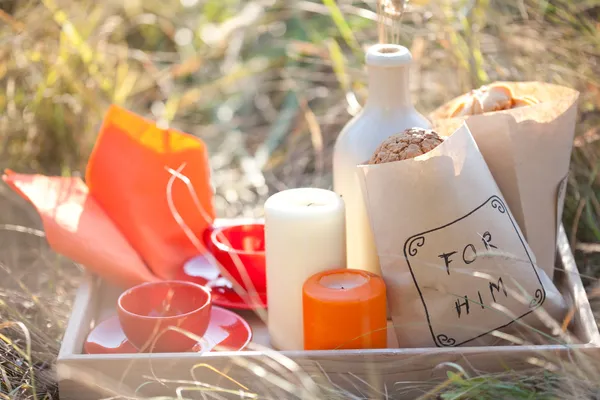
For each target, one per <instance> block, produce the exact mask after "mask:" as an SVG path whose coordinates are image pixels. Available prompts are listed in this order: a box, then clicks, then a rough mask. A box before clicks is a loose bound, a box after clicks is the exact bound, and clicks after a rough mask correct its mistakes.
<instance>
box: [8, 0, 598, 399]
mask: <svg viewBox="0 0 600 400" xmlns="http://www.w3.org/2000/svg"><path fill="white" fill-rule="evenodd" d="M392 3H393V2H392ZM376 11H377V7H376V4H375V1H374V0H370V1H351V0H339V1H334V0H322V1H317V0H256V1H253V0H180V1H173V0H144V1H142V0H130V1H124V2H119V1H112V0H107V1H103V2H93V1H88V0H81V1H74V0H41V1H28V0H4V1H2V2H0V20H1V21H0V35H1V36H0V40H1V41H2V45H1V46H0V143H1V146H0V152H1V155H0V167H2V168H8V167H9V168H11V169H13V170H16V171H19V172H39V173H45V174H53V175H65V176H67V175H77V174H81V173H82V172H83V171H84V169H85V165H86V161H87V157H88V155H89V152H90V150H91V148H92V146H93V144H94V140H95V138H96V133H97V131H98V128H99V124H100V122H101V119H102V116H103V113H104V112H105V111H106V108H107V107H108V105H109V104H111V103H116V104H120V105H123V106H125V107H127V108H129V109H131V110H133V111H135V112H138V113H140V114H142V115H145V116H147V117H149V118H153V119H157V120H164V121H166V122H167V123H168V124H170V125H171V126H173V127H176V128H178V129H181V130H183V131H186V132H189V133H192V134H195V135H198V136H199V137H201V138H202V139H203V140H204V141H206V143H207V145H208V147H209V150H210V154H211V164H212V166H213V168H214V172H213V177H214V180H215V184H216V189H217V195H216V204H217V208H218V213H219V216H222V217H234V216H259V215H260V214H261V212H262V204H263V202H264V200H265V199H266V198H267V197H268V195H269V194H271V193H273V192H275V191H278V190H281V189H284V188H287V187H298V186H316V187H323V188H330V187H331V152H332V145H333V143H334V141H335V139H336V136H337V134H338V133H339V131H340V129H341V128H342V127H343V125H344V124H345V123H346V122H347V121H348V120H349V119H350V118H351V117H352V115H354V114H356V112H357V111H358V110H359V109H360V106H361V105H362V104H364V99H365V96H366V94H367V92H366V86H365V72H364V69H363V57H364V51H365V48H366V47H367V46H368V45H370V44H373V43H375V42H376V41H377V19H378V18H377V13H376ZM599 21H600V0H578V1H569V0H517V1H510V2H507V1H500V0H496V1H493V0H439V1H434V0H431V1H427V0H418V1H416V0H415V1H413V2H409V3H408V5H407V7H406V10H405V12H404V15H403V16H402V19H401V21H396V22H395V26H396V30H397V31H398V32H399V35H398V43H400V44H402V45H404V46H406V47H408V48H409V49H410V50H411V52H412V54H413V57H414V59H415V62H414V68H413V69H412V71H411V81H410V84H411V93H412V97H413V100H414V102H415V104H416V106H417V108H418V109H419V110H420V111H421V112H423V113H428V112H429V111H432V110H433V109H434V108H435V107H437V106H439V105H441V104H442V103H444V102H445V101H447V100H449V99H451V98H452V97H454V96H456V95H458V94H461V93H463V92H465V91H468V90H470V89H472V88H476V87H478V86H480V85H481V84H485V83H489V82H492V81H495V80H518V81H522V80H540V81H546V82H552V83H558V84H562V85H568V86H571V87H574V88H576V89H578V90H580V91H581V97H580V101H579V116H578V125H577V136H576V140H575V147H574V151H573V156H572V164H571V171H570V176H569V185H568V192H567V200H566V204H565V213H564V223H565V227H566V230H567V232H568V234H569V236H570V239H571V244H572V246H573V249H574V251H575V252H576V256H577V259H578V263H579V267H580V272H581V274H582V278H583V280H584V282H585V284H586V285H587V286H588V288H589V290H590V296H591V297H592V302H595V296H596V292H597V290H596V280H597V278H596V277H597V276H598V275H600V244H598V243H599V242H600V219H599V217H600V200H599V198H598V195H599V194H600V186H599V184H600V176H598V173H599V172H600V141H599V139H600V22H599ZM0 189H1V191H0V194H1V197H0V201H1V202H2V208H0V210H2V211H1V212H0V224H2V225H1V227H2V230H1V231H0V317H1V321H2V322H1V325H0V328H2V330H1V331H0V398H57V396H58V394H57V390H56V384H55V380H54V373H53V369H52V365H53V361H54V360H55V357H56V355H57V352H58V348H59V346H60V340H61V337H62V333H63V330H64V327H65V323H66V320H67V318H68V315H69V311H70V302H71V301H72V298H73V294H74V288H75V287H76V285H77V284H78V282H79V279H80V277H81V268H80V267H79V266H75V265H73V264H72V263H70V262H69V261H68V260H66V259H64V258H62V257H60V256H57V255H55V254H54V253H52V252H51V251H50V250H49V249H48V246H47V245H46V242H45V239H44V238H43V232H40V231H39V229H40V227H41V224H40V222H39V220H38V218H37V216H36V215H35V213H34V212H33V211H32V209H31V207H30V206H28V205H27V204H26V203H25V202H24V201H22V200H21V199H20V198H18V197H17V196H16V195H14V194H13V193H12V192H10V191H9V190H8V189H7V188H6V186H4V185H3V186H2V187H0ZM598 290H600V289H598ZM598 310H600V308H598ZM575 371H576V372H577V371H578V372H577V373H575V372H573V371H572V370H570V369H569V368H565V370H564V371H563V373H562V374H558V375H556V376H555V378H553V379H550V380H548V379H546V378H545V377H542V378H540V376H541V375H540V376H538V375H535V374H534V377H533V378H532V376H531V375H529V376H519V375H515V374H510V373H509V374H505V375H504V376H493V377H492V376H483V377H471V378H466V377H464V376H462V377H460V376H455V377H454V378H452V379H454V380H452V379H450V380H449V382H448V384H447V385H446V386H445V387H444V388H442V389H439V390H440V392H445V394H444V396H445V397H443V398H444V399H450V398H454V399H459V398H490V399H491V398H519V399H521V398H523V399H525V398H542V396H545V395H548V396H549V397H544V398H552V396H558V398H569V397H570V396H572V397H573V398H578V397H577V396H579V395H582V396H583V394H585V395H586V396H587V394H589V395H590V396H593V395H594V393H596V389H595V385H597V383H594V379H595V378H596V377H595V376H594V375H593V374H590V373H589V371H588V372H582V371H581V369H575ZM594 371H595V370H594ZM534 378H535V379H534ZM596 380H597V378H596ZM506 382H508V383H506ZM565 387H566V388H567V389H565ZM532 396H533V397H532ZM342 397H343V396H342ZM590 398H592V397H590Z"/></svg>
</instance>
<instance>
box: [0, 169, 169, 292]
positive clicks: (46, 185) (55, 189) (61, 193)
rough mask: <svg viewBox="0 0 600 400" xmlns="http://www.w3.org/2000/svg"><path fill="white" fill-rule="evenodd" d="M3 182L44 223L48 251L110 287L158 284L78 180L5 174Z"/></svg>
mask: <svg viewBox="0 0 600 400" xmlns="http://www.w3.org/2000/svg"><path fill="white" fill-rule="evenodd" d="M2 178H3V179H4V181H5V182H6V183H7V184H8V185H9V186H10V187H11V188H12V189H13V190H15V191H16V192H17V193H19V194H20V195H21V196H22V197H24V198H25V199H27V200H29V201H30V202H31V203H32V204H33V205H34V207H35V208H36V210H37V211H38V213H39V214H40V216H41V218H42V222H43V224H44V230H45V232H46V239H47V240H48V243H49V244H50V246H51V247H52V248H53V249H54V251H56V252H57V253H60V254H62V255H64V256H66V257H68V258H70V259H71V260H73V261H75V262H77V263H80V264H82V265H84V266H85V267H86V268H88V269H89V270H90V271H92V272H94V273H96V274H98V275H99V276H102V277H103V278H104V279H106V280H108V281H110V282H111V283H113V284H114V285H117V286H120V287H123V288H128V287H131V286H134V285H137V284H140V283H144V282H150V281H154V280H157V279H158V278H157V277H156V276H154V275H153V274H152V273H151V272H150V271H149V270H148V268H147V267H146V265H144V262H143V261H142V259H141V258H140V257H139V255H138V254H137V253H136V251H135V250H134V249H133V248H132V247H131V246H130V245H129V243H127V240H126V239H125V237H124V236H123V235H122V234H121V232H119V230H118V229H117V227H116V226H115V225H114V224H113V222H112V221H111V220H110V218H109V217H108V216H107V215H106V213H104V211H103V210H102V209H101V208H100V206H99V205H98V203H97V202H96V201H95V200H94V199H93V198H92V197H91V196H90V195H89V192H88V188H87V186H86V185H85V183H83V181H82V180H81V179H79V178H61V177H47V176H43V175H25V174H17V173H14V172H12V171H9V170H8V171H6V174H5V175H4V176H3V177H2Z"/></svg>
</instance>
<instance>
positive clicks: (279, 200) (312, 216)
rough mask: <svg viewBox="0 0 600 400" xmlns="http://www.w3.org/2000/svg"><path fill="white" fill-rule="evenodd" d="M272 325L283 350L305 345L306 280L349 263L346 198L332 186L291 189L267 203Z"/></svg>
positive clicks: (271, 332) (273, 336) (274, 340)
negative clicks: (333, 190)
mask: <svg viewBox="0 0 600 400" xmlns="http://www.w3.org/2000/svg"><path fill="white" fill-rule="evenodd" d="M265 258H266V266H267V299H268V302H269V303H268V304H269V306H268V323H267V325H268V328H269V335H270V337H271V344H272V345H273V347H275V348H276V349H279V350H302V349H304V337H303V336H304V335H303V322H302V285H303V284H304V281H306V279H308V278H309V277H310V276H312V275H314V274H316V273H318V272H321V271H325V270H330V269H337V268H345V267H346V228H345V210H344V202H343V200H342V199H341V198H340V196H339V195H338V194H336V193H334V192H332V191H330V190H325V189H316V188H300V189H289V190H284V191H282V192H279V193H276V194H274V195H273V196H271V197H269V198H268V199H267V201H266V202H265Z"/></svg>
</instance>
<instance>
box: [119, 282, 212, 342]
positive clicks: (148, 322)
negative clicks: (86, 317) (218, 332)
mask: <svg viewBox="0 0 600 400" xmlns="http://www.w3.org/2000/svg"><path fill="white" fill-rule="evenodd" d="M210 311H211V295H210V290H209V289H207V288H205V287H204V286H200V285H198V284H195V283H192V282H183V281H162V282H150V283H144V284H141V285H138V286H134V287H132V288H131V289H129V290H127V291H125V292H124V293H123V294H121V296H120V297H119V300H118V312H119V320H120V322H121V327H122V328H123V332H124V333H125V336H127V339H129V341H130V342H131V343H132V344H133V345H134V346H135V347H136V348H138V349H139V350H145V351H148V352H156V353H165V352H172V353H179V352H185V351H188V350H191V349H192V348H193V347H194V346H195V345H196V344H197V343H198V339H197V338H191V337H189V336H188V335H186V334H185V333H182V332H178V331H175V330H170V329H167V328H169V327H176V328H178V329H180V330H182V331H185V332H189V333H191V334H194V335H196V336H200V337H201V336H202V335H204V333H206V330H207V329H208V323H209V322H210Z"/></svg>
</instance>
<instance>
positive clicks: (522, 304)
mask: <svg viewBox="0 0 600 400" xmlns="http://www.w3.org/2000/svg"><path fill="white" fill-rule="evenodd" d="M357 169H358V171H357V172H358V174H359V177H360V181H361V185H362V190H363V196H364V199H365V202H366V205H367V211H368V215H369V219H370V223H371V227H372V230H373V234H374V237H375V244H376V246H377V253H378V256H379V260H380V264H381V270H382V275H383V278H384V280H385V282H386V286H387V293H388V308H389V310H390V316H391V318H392V322H393V325H394V328H395V332H396V336H397V339H398V344H399V346H400V347H434V346H437V347H450V346H461V345H466V346H477V345H490V344H494V343H497V342H498V339H497V338H496V337H495V336H494V334H493V332H494V331H495V330H505V329H507V328H509V327H511V326H514V325H515V324H516V323H525V324H532V325H535V326H536V328H538V329H540V328H542V329H543V326H540V319H539V318H538V317H537V316H536V315H535V314H536V310H539V309H540V308H543V309H544V310H545V311H546V312H547V313H549V314H550V316H552V317H553V318H556V319H560V318H562V317H563V316H564V313H565V311H566V305H565V302H564V299H563V298H562V296H561V294H560V293H559V292H558V291H557V289H556V287H555V285H554V284H553V283H552V281H551V279H550V278H549V277H548V275H547V274H546V273H545V272H544V271H543V270H542V269H540V268H537V266H536V264H535V257H534V256H533V254H532V251H531V249H530V248H529V245H528V244H527V242H526V240H525V238H524V236H523V233H522V232H521V229H520V228H519V226H518V224H517V222H516V221H515V218H514V216H513V215H512V214H511V211H510V209H509V207H508V205H507V204H506V201H505V199H504V197H503V196H502V194H501V192H500V190H499V189H498V186H497V185H496V182H495V181H494V178H493V177H492V174H491V173H490V171H489V169H488V167H487V165H486V163H485V161H484V159H483V157H482V155H481V153H480V152H479V149H478V148H477V145H476V143H475V141H474V139H473V136H472V135H471V133H470V131H469V129H468V127H467V126H466V125H464V124H463V125H462V126H461V127H460V128H459V129H458V130H456V131H455V132H454V133H452V134H451V135H449V136H446V137H445V139H444V137H439V136H437V134H435V132H430V131H429V132H428V131H421V132H419V130H412V131H411V130H407V131H405V132H404V133H403V134H401V135H397V136H395V137H392V138H390V139H388V140H387V141H386V142H384V143H382V145H381V146H380V147H379V148H378V149H377V150H376V152H375V154H374V155H373V157H372V159H371V160H369V162H368V163H367V164H365V165H359V166H358V167H357Z"/></svg>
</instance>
